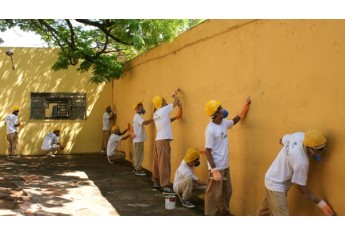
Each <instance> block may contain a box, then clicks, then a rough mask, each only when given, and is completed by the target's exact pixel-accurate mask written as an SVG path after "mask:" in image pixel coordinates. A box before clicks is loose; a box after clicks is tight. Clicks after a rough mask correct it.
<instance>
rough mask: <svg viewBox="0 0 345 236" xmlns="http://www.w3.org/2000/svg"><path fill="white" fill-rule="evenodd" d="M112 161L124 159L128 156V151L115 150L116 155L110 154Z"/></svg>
mask: <svg viewBox="0 0 345 236" xmlns="http://www.w3.org/2000/svg"><path fill="white" fill-rule="evenodd" d="M108 158H109V159H110V160H111V161H116V160H122V159H125V158H126V153H125V152H123V151H118V150H116V151H115V154H114V156H108Z"/></svg>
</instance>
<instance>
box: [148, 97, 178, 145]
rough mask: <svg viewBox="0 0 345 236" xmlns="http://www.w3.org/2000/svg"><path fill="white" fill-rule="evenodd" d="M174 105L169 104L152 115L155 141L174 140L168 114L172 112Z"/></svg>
mask: <svg viewBox="0 0 345 236" xmlns="http://www.w3.org/2000/svg"><path fill="white" fill-rule="evenodd" d="M173 109H174V105H173V103H170V104H168V105H166V106H164V107H161V108H159V109H158V110H157V111H156V112H155V113H154V114H153V120H154V121H155V125H156V129H157V135H156V140H163V139H170V140H172V139H174V138H173V135H172V131H171V123H170V113H171V112H172V111H173Z"/></svg>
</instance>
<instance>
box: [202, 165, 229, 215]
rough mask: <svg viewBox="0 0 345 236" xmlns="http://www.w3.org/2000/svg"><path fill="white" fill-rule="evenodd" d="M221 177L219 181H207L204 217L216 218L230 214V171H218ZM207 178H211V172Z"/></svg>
mask: <svg viewBox="0 0 345 236" xmlns="http://www.w3.org/2000/svg"><path fill="white" fill-rule="evenodd" d="M220 173H221V174H222V177H223V178H225V180H224V179H222V180H220V181H214V180H213V179H210V178H209V179H208V183H207V188H206V193H205V215H207V216H218V215H228V214H230V199H231V195H232V186H231V179H230V169H229V168H226V169H225V170H220ZM209 177H213V176H212V174H211V171H210V172H209Z"/></svg>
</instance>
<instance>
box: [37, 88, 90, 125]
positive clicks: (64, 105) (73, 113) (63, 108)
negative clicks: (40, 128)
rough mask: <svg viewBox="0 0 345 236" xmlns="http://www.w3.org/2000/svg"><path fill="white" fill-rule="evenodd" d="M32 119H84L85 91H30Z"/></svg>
mask: <svg viewBox="0 0 345 236" xmlns="http://www.w3.org/2000/svg"><path fill="white" fill-rule="evenodd" d="M30 111H31V119H32V120H85V119H86V94H85V93H31V108H30Z"/></svg>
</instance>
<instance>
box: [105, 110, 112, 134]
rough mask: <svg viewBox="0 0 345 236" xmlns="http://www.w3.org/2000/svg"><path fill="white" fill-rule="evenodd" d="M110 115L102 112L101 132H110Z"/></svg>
mask: <svg viewBox="0 0 345 236" xmlns="http://www.w3.org/2000/svg"><path fill="white" fill-rule="evenodd" d="M110 116H111V115H110V114H109V113H108V112H104V114H103V130H111V127H110V119H109V118H110Z"/></svg>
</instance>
